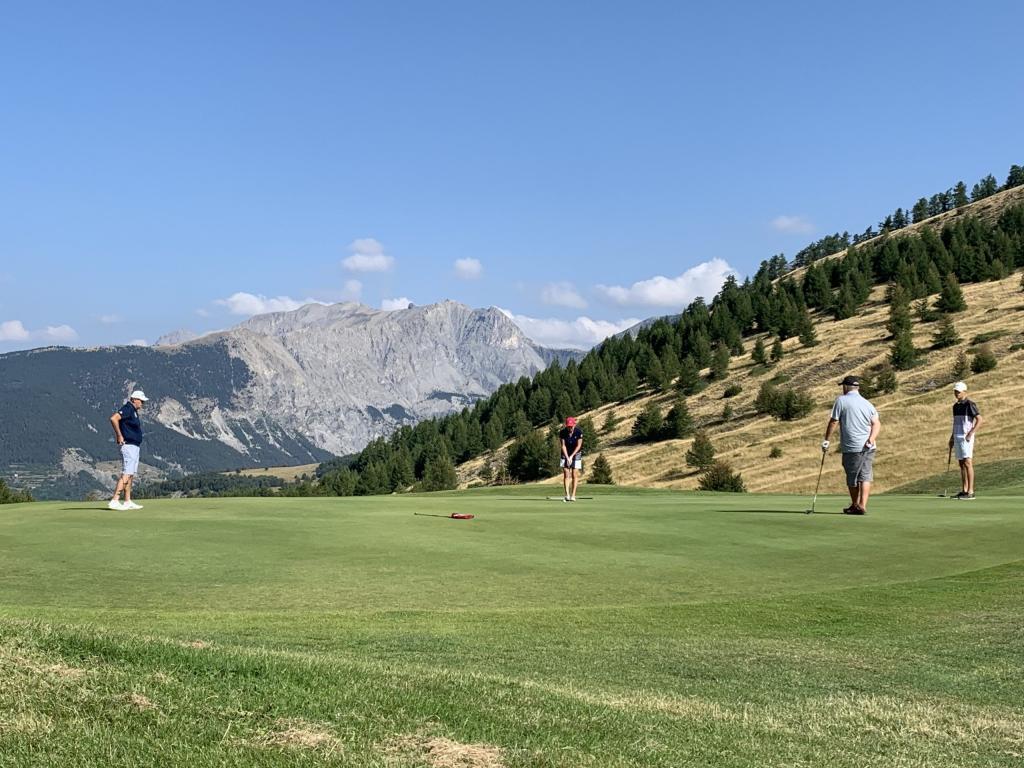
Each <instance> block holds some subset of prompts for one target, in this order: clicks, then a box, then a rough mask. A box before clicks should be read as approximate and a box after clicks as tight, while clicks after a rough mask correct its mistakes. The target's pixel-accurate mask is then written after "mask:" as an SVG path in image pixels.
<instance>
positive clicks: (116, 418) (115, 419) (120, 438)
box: [110, 413, 124, 445]
mask: <svg viewBox="0 0 1024 768" xmlns="http://www.w3.org/2000/svg"><path fill="white" fill-rule="evenodd" d="M110 426H112V427H113V428H114V439H116V440H117V444H118V445H121V444H122V443H123V442H124V435H122V434H121V414H120V413H115V414H114V415H113V416H111V417H110Z"/></svg>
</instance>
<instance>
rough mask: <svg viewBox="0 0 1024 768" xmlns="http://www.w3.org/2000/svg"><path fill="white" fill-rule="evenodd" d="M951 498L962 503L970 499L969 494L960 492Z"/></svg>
mask: <svg viewBox="0 0 1024 768" xmlns="http://www.w3.org/2000/svg"><path fill="white" fill-rule="evenodd" d="M953 498H954V499H956V500H957V501H963V500H964V499H969V498H971V494H969V493H967V491H960V493H958V494H957V495H956V496H954V497H953Z"/></svg>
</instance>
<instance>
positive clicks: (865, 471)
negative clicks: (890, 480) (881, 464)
mask: <svg viewBox="0 0 1024 768" xmlns="http://www.w3.org/2000/svg"><path fill="white" fill-rule="evenodd" d="M874 463H875V449H874V448H872V449H871V450H870V451H861V452H860V453H844V454H843V469H845V470H846V485H847V486H849V487H850V488H853V486H855V485H857V484H858V483H870V482H871V481H872V480H874V478H875V475H874V472H873V471H872V469H873V465H874Z"/></svg>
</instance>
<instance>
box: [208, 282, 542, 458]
mask: <svg viewBox="0 0 1024 768" xmlns="http://www.w3.org/2000/svg"><path fill="white" fill-rule="evenodd" d="M215 336H222V337H223V338H224V339H225V340H226V341H227V344H228V347H229V349H230V350H231V354H232V355H234V356H236V357H237V358H238V359H240V360H241V361H243V362H244V363H245V365H246V366H247V367H248V369H249V371H250V373H251V379H250V381H249V383H248V385H247V386H246V387H245V388H244V389H242V390H241V391H239V392H238V394H237V397H236V401H235V404H234V409H235V410H236V412H237V414H238V415H240V416H241V415H243V414H245V415H248V416H252V415H253V414H257V413H259V414H267V415H268V416H271V417H272V418H273V419H274V420H275V421H276V422H277V423H279V424H281V425H282V426H284V427H285V428H287V429H290V430H294V431H296V432H297V433H299V434H302V435H304V436H306V437H307V438H308V439H309V440H311V441H312V442H313V443H314V444H315V445H318V446H319V447H321V448H323V449H325V450H328V451H331V452H332V453H349V452H352V451H355V450H358V449H360V448H362V446H364V445H365V444H366V443H367V442H368V441H369V440H370V439H372V438H373V437H376V436H379V435H381V434H386V433H388V432H390V431H391V430H393V429H394V428H395V426H397V425H400V424H406V423H413V422H416V421H419V420H422V419H424V418H430V417H433V416H437V415H441V414H445V413H449V412H451V411H453V410H457V409H459V408H462V407H463V406H465V405H467V404H469V403H472V402H473V401H474V400H476V399H478V398H481V397H484V396H486V395H488V394H490V393H491V392H493V391H494V390H495V389H497V388H498V387H499V386H500V385H501V384H504V383H506V382H509V381H515V380H516V379H518V378H519V377H520V376H529V375H532V374H533V373H535V372H537V371H539V370H541V369H542V368H544V367H545V362H544V359H543V357H542V356H541V353H540V352H539V351H538V350H539V348H538V347H537V346H536V345H535V344H534V343H533V342H531V341H530V340H529V339H527V338H526V337H525V336H523V334H522V332H521V331H520V330H519V328H518V327H517V326H516V325H515V324H514V323H513V322H512V321H511V320H509V319H508V318H507V317H506V316H505V315H503V314H502V313H501V312H499V311H498V310H497V309H494V308H490V309H471V308H470V307H467V306H465V305H462V304H458V303H456V302H453V301H445V302H442V303H440V304H431V305H427V306H422V307H417V306H413V307H410V308H408V309H403V310H396V311H381V310H374V309H371V308H369V307H365V306H362V305H359V304H351V303H346V304H334V305H328V306H324V305H320V304H309V305H306V306H304V307H302V308H300V309H297V310H295V311H293V312H279V313H273V314H268V315H260V316H257V317H254V318H252V319H250V320H247V321H245V322H244V323H242V324H241V325H239V326H237V327H236V328H233V329H231V330H229V331H226V332H224V333H223V334H217V335H215ZM208 339H209V337H208V338H207V339H204V340H208ZM197 343H202V342H197Z"/></svg>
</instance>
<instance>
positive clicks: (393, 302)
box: [380, 296, 412, 312]
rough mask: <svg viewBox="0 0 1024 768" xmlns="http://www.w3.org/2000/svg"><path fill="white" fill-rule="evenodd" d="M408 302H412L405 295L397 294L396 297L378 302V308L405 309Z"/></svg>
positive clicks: (388, 310)
mask: <svg viewBox="0 0 1024 768" xmlns="http://www.w3.org/2000/svg"><path fill="white" fill-rule="evenodd" d="M410 304H412V302H411V301H409V299H407V298H406V297H405V296H399V297H398V298H397V299H384V300H383V301H381V303H380V308H381V309H383V310H384V311H385V312H394V311H395V310H396V309H406V308H408V306H409V305H410Z"/></svg>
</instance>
